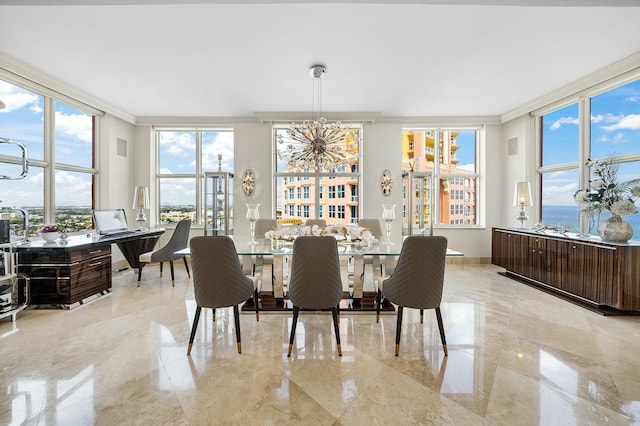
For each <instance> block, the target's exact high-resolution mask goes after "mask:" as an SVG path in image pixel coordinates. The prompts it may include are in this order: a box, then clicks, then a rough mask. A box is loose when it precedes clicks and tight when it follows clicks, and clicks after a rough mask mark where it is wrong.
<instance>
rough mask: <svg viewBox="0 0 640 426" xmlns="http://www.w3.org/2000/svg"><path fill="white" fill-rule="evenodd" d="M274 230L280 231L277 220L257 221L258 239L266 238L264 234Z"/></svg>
mask: <svg viewBox="0 0 640 426" xmlns="http://www.w3.org/2000/svg"><path fill="white" fill-rule="evenodd" d="M273 229H278V221H277V220H275V219H258V220H256V238H264V234H266V233H267V232H268V231H271V230H273Z"/></svg>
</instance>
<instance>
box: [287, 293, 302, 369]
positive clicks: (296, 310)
mask: <svg viewBox="0 0 640 426" xmlns="http://www.w3.org/2000/svg"><path fill="white" fill-rule="evenodd" d="M299 312H300V308H298V307H297V306H295V305H294V306H293V321H292V322H291V337H289V351H288V352H287V356H288V357H289V356H291V350H292V349H293V338H294V337H296V324H297V323H298V313H299Z"/></svg>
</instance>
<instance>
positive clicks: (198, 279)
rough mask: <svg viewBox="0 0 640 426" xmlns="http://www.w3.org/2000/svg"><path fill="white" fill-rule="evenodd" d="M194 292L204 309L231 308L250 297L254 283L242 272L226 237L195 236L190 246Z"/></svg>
mask: <svg viewBox="0 0 640 426" xmlns="http://www.w3.org/2000/svg"><path fill="white" fill-rule="evenodd" d="M189 246H190V249H191V268H192V269H193V292H194V294H195V298H196V304H197V305H198V306H201V307H204V308H222V307H226V306H234V305H238V304H239V303H241V302H243V301H245V300H247V299H248V298H249V297H251V295H252V294H253V281H252V280H251V278H249V277H246V276H245V275H244V274H243V272H242V266H241V265H240V260H239V259H238V254H237V252H236V247H235V245H234V244H233V240H232V239H231V238H229V237H228V236H207V237H204V236H198V237H193V238H192V239H191V242H190V243H189Z"/></svg>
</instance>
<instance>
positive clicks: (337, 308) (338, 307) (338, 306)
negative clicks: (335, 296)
mask: <svg viewBox="0 0 640 426" xmlns="http://www.w3.org/2000/svg"><path fill="white" fill-rule="evenodd" d="M336 312H337V313H338V316H337V318H338V323H340V303H338V304H337V305H336Z"/></svg>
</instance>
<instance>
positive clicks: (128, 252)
mask: <svg viewBox="0 0 640 426" xmlns="http://www.w3.org/2000/svg"><path fill="white" fill-rule="evenodd" d="M163 232H164V229H162V228H152V229H148V230H142V231H135V232H131V233H127V234H122V235H114V236H104V237H100V238H96V236H95V235H94V234H87V235H74V236H71V237H69V238H68V239H67V240H66V241H60V240H58V241H55V242H51V243H47V242H44V241H40V240H37V241H33V242H31V243H30V244H22V245H18V246H16V253H17V270H18V272H20V273H23V274H27V275H28V276H29V277H30V278H31V280H30V281H31V283H30V300H29V304H30V305H39V306H42V305H62V306H63V307H64V306H67V305H72V304H74V303H76V302H80V303H82V301H83V299H86V298H87V297H90V296H93V295H96V294H106V293H107V292H109V291H111V273H112V265H111V245H112V244H117V246H118V248H119V249H120V251H122V253H123V255H124V257H125V258H126V259H127V261H128V262H129V265H130V266H131V267H132V268H137V267H138V265H139V263H138V258H139V256H140V254H141V253H145V252H147V251H151V250H153V248H154V246H155V245H156V243H157V242H158V239H159V238H160V235H162V233H163ZM19 297H20V298H21V299H23V298H24V297H25V296H24V295H20V296H19ZM23 300H24V299H23Z"/></svg>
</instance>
